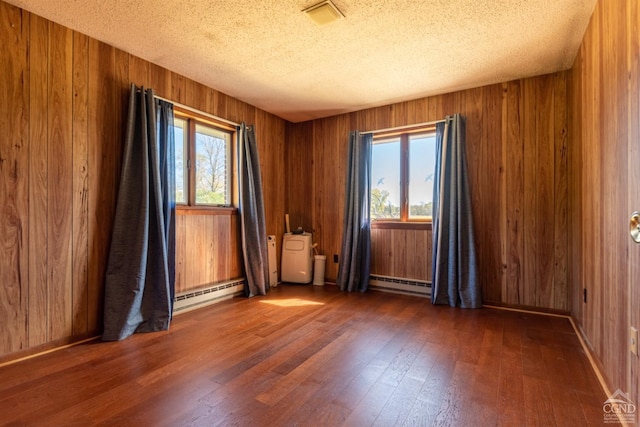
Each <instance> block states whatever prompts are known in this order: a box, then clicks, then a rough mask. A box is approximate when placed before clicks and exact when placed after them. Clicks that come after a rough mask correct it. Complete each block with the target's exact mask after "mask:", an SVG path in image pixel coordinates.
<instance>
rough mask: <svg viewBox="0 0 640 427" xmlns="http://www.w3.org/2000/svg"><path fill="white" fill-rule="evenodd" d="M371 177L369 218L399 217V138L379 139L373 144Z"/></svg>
mask: <svg viewBox="0 0 640 427" xmlns="http://www.w3.org/2000/svg"><path fill="white" fill-rule="evenodd" d="M371 179H372V182H371V219H381V218H394V219H399V218H400V140H399V139H392V140H387V141H380V142H375V143H374V144H373V152H372V167H371Z"/></svg>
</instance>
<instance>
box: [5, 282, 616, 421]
mask: <svg viewBox="0 0 640 427" xmlns="http://www.w3.org/2000/svg"><path fill="white" fill-rule="evenodd" d="M606 398H607V397H606V396H605V393H604V391H603V390H602V388H601V387H600V385H599V383H598V381H597V378H596V375H595V374H594V372H593V371H592V369H591V366H590V364H589V361H588V359H587V357H586V355H585V354H584V352H583V350H582V348H581V347H580V344H579V341H578V338H577V336H576V335H575V333H574V331H573V329H572V327H571V325H570V323H569V321H568V320H567V319H565V318H559V317H550V316H543V315H535V314H528V313H521V312H513V311H505V310H497V309H488V308H485V309H480V310H462V309H452V308H449V307H440V306H437V307H436V306H432V305H431V304H430V303H429V302H428V301H427V300H425V299H419V298H413V297H405V296H399V295H390V294H383V293H375V292H370V293H367V294H345V293H341V292H339V291H338V290H336V288H335V287H334V286H324V287H318V286H312V285H309V286H286V285H281V286H279V287H278V288H275V289H272V290H271V292H270V293H269V295H268V296H267V297H257V298H251V299H234V300H231V301H225V302H222V303H219V304H216V305H213V306H210V307H207V308H203V309H200V310H196V311H193V312H190V313H186V314H182V315H179V316H176V317H175V319H174V321H173V324H172V326H171V330H170V331H169V332H161V333H153V334H139V335H135V336H133V337H131V338H129V339H127V340H125V341H123V342H116V343H102V342H98V341H94V342H89V343H85V344H82V345H78V346H75V347H71V348H67V349H64V350H60V351H56V352H53V353H50V354H47V355H43V356H40V357H37V358H33V359H29V360H25V361H22V362H19V363H15V364H12V365H8V366H4V367H0V424H2V425H12V426H13V425H15V426H18V425H38V426H42V425H45V426H63V425H64V426H76V425H77V426H88V425H113V426H128V425H131V426H341V425H344V426H347V425H348V426H396V425H398V426H401V425H408V426H431V425H438V426H440V425H443V426H444V425H451V426H493V425H503V426H554V425H557V426H585V425H601V424H602V421H603V415H602V404H603V402H604V401H605V400H606Z"/></svg>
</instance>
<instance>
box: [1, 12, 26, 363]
mask: <svg viewBox="0 0 640 427" xmlns="http://www.w3.org/2000/svg"><path fill="white" fill-rule="evenodd" d="M0 40H1V41H2V49H0V64H3V71H2V73H0V93H2V94H3V96H0V134H1V135H2V138H0V206H2V208H0V209H1V210H2V215H0V242H2V243H1V244H0V325H2V326H1V328H2V330H3V333H2V335H1V336H0V350H1V351H2V353H9V352H12V351H16V350H19V349H22V348H25V347H27V346H28V329H29V328H28V321H27V319H28V305H27V304H28V301H27V297H28V293H29V290H28V286H29V264H28V260H29V207H28V177H29V175H28V174H29V145H28V141H29V128H28V124H29V67H28V57H27V52H28V43H29V18H28V15H27V16H26V17H25V15H24V13H23V12H22V11H21V10H20V9H18V8H15V7H13V6H9V5H8V4H6V3H3V2H0Z"/></svg>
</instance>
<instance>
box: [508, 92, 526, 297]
mask: <svg viewBox="0 0 640 427" xmlns="http://www.w3.org/2000/svg"><path fill="white" fill-rule="evenodd" d="M506 106H507V107H506V108H507V118H506V123H505V127H506V130H507V131H506V141H505V144H506V158H507V161H506V162H505V170H506V180H505V185H506V188H505V193H506V197H507V200H506V206H507V212H506V215H507V217H506V219H507V235H506V239H507V243H508V245H507V255H506V257H507V259H506V261H507V274H506V282H507V284H508V286H507V288H506V294H504V295H503V296H502V297H503V300H504V302H506V303H509V304H518V303H521V302H522V301H523V300H522V298H523V296H524V234H523V232H522V231H523V230H524V226H525V224H524V210H525V207H524V206H525V205H524V138H523V126H522V115H523V97H522V82H521V81H514V82H510V83H508V84H507V100H506Z"/></svg>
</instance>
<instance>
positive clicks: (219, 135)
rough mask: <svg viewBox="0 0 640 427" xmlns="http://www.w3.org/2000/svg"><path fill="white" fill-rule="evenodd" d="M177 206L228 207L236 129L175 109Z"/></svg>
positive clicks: (229, 203)
mask: <svg viewBox="0 0 640 427" xmlns="http://www.w3.org/2000/svg"><path fill="white" fill-rule="evenodd" d="M174 135H175V168H176V203H178V204H182V205H188V206H210V207H211V206H230V205H231V194H232V193H231V191H232V188H231V181H232V159H231V157H232V155H231V152H232V150H231V147H232V141H233V140H234V136H235V130H234V129H232V128H229V127H227V126H223V125H219V124H216V123H213V122H211V121H208V120H206V119H204V118H201V117H197V116H194V115H193V114H192V113H184V112H182V111H180V110H177V109H176V112H175V119H174Z"/></svg>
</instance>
